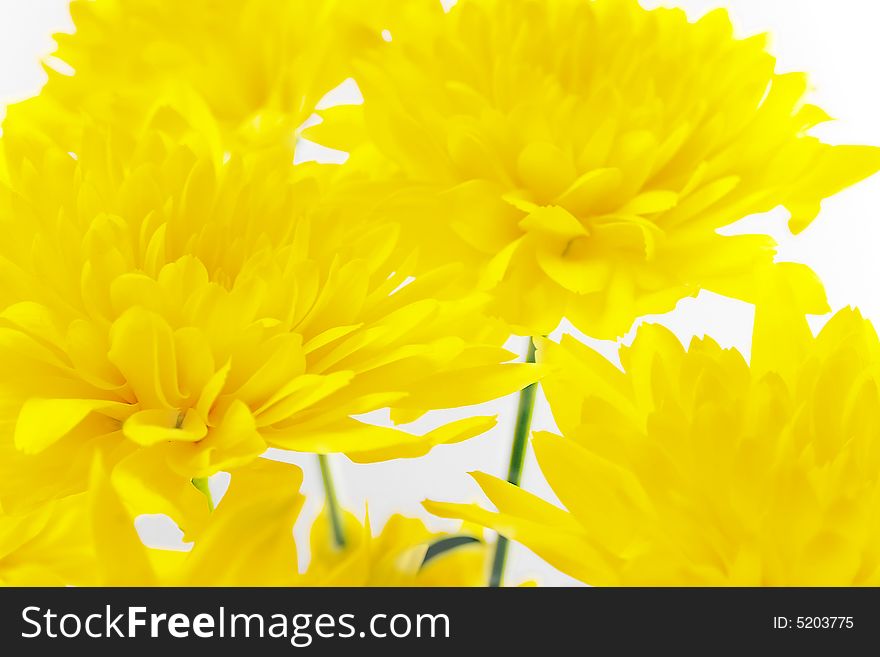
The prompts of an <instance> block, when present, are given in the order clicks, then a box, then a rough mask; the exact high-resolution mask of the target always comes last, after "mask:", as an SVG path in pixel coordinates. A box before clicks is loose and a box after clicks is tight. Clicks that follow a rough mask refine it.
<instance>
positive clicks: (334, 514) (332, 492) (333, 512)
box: [318, 454, 345, 550]
mask: <svg viewBox="0 0 880 657" xmlns="http://www.w3.org/2000/svg"><path fill="white" fill-rule="evenodd" d="M318 465H320V466H321V479H322V480H323V481H324V494H325V495H326V497H327V512H328V513H329V514H330V526H331V528H332V529H333V544H334V545H335V546H336V548H337V549H338V550H341V549H342V548H344V547H345V530H344V529H343V526H342V510H341V508H340V506H339V498H337V497H336V487H335V486H334V485H333V474H332V473H331V472H330V460H329V459H328V458H327V455H326V454H318Z"/></svg>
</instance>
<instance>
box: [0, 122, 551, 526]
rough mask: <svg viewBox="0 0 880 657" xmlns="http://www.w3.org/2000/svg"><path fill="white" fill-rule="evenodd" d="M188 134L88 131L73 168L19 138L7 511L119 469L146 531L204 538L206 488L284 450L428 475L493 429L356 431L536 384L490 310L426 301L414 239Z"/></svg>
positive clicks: (12, 231)
mask: <svg viewBox="0 0 880 657" xmlns="http://www.w3.org/2000/svg"><path fill="white" fill-rule="evenodd" d="M165 118H166V119H167V116H166V117H165ZM181 121H182V119H181ZM181 121H177V122H171V123H172V124H173V126H174V127H173V128H170V129H166V128H165V127H163V126H164V125H165V124H162V125H159V126H157V125H151V126H149V127H148V128H147V129H145V130H143V131H140V132H138V131H132V132H128V133H126V132H122V131H120V130H116V129H113V130H108V131H104V130H102V129H101V128H100V127H96V126H91V127H87V128H86V129H85V131H84V137H83V141H82V144H81V146H80V148H78V149H77V150H76V151H75V152H72V153H67V152H65V151H64V150H63V148H58V147H54V148H53V147H51V146H47V145H46V144H45V143H44V141H43V138H42V136H33V137H32V136H31V135H29V134H21V133H15V134H11V133H7V134H6V135H4V138H3V142H2V147H3V150H4V153H3V158H2V164H0V229H2V232H3V235H4V239H3V241H2V244H0V400H2V403H0V431H2V433H0V501H2V504H3V505H4V506H5V507H6V508H7V509H8V510H14V507H15V508H19V509H23V508H28V507H30V506H31V505H33V504H38V503H40V502H42V501H44V500H47V499H52V498H57V497H61V496H64V495H68V494H73V493H76V492H79V491H82V490H84V489H85V487H86V485H87V480H88V471H89V468H90V467H91V462H92V459H93V457H94V453H95V451H96V450H97V449H99V448H101V449H104V450H107V453H108V457H107V458H108V462H109V463H110V464H111V465H113V466H117V467H116V470H115V471H114V477H118V478H123V479H125V480H126V481H128V482H129V484H132V485H129V486H127V489H128V490H139V491H140V495H139V498H140V502H142V503H143V504H142V506H143V508H144V509H145V510H146V512H151V513H158V512H167V513H169V514H171V515H174V516H175V517H177V516H182V517H183V518H184V519H186V518H189V517H190V515H189V514H188V513H184V512H183V511H184V508H185V509H188V510H190V511H191V512H193V513H194V514H195V515H201V514H202V513H204V508H203V507H204V504H203V500H200V499H199V497H198V495H195V494H194V490H193V488H192V487H191V486H190V485H189V480H190V478H192V477H205V476H209V475H211V474H212V473H215V472H217V471H219V470H221V469H228V468H235V467H238V466H240V465H242V464H244V463H246V462H248V461H251V460H253V459H254V458H256V457H257V456H259V455H260V454H261V453H263V452H264V451H265V450H266V449H267V447H277V448H281V449H293V450H298V451H311V452H346V453H349V454H351V455H352V456H353V457H354V458H357V459H358V460H361V461H369V460H375V459H386V458H397V457H401V456H405V457H414V456H419V455H421V454H424V453H426V452H427V451H428V450H429V449H430V448H431V447H432V446H433V445H435V444H439V443H447V442H454V441H458V440H463V439H465V438H469V437H471V436H474V435H477V434H480V433H483V432H484V431H486V430H487V429H488V428H490V427H491V426H493V424H494V418H491V417H468V418H464V419H461V420H458V421H455V422H452V423H451V424H447V425H445V426H441V427H439V428H438V429H436V430H434V431H431V432H429V433H427V434H425V435H424V436H413V435H410V434H408V433H406V432H404V431H400V430H398V429H396V428H385V427H380V426H374V425H371V424H367V423H365V422H363V421H360V420H358V419H357V418H356V417H355V416H357V415H359V414H363V413H367V412H370V411H373V410H377V409H382V408H389V407H390V408H391V409H392V412H391V417H392V419H393V420H394V421H395V422H408V421H412V420H414V419H416V418H417V417H419V416H420V415H422V414H424V413H425V412H426V411H428V410H431V409H439V408H448V407H453V406H462V405H468V404H473V403H478V402H482V401H486V400H488V399H492V398H495V397H497V396H499V395H503V394H508V393H511V392H513V391H516V390H518V389H519V388H521V387H522V386H523V385H524V384H526V383H528V382H529V381H531V380H534V378H535V370H534V369H532V368H531V367H529V366H527V365H523V364H510V365H501V363H504V362H505V361H507V360H510V359H511V358H513V354H511V353H510V352H508V351H506V350H504V349H503V348H501V347H500V346H499V345H501V344H502V343H503V342H504V340H505V339H506V337H507V331H506V329H505V328H504V327H503V326H502V325H500V324H499V323H497V322H493V321H488V320H486V319H484V318H483V315H482V312H481V308H482V306H483V305H484V303H485V299H482V298H479V297H477V296H471V297H468V298H464V299H458V298H446V292H445V288H446V280H447V277H448V274H449V272H450V270H449V268H447V269H439V270H435V271H434V272H432V273H426V274H424V275H421V276H420V277H419V278H418V280H416V281H414V282H411V283H410V284H406V283H407V281H408V276H407V274H408V271H409V267H410V265H409V264H408V260H407V259H404V258H398V257H397V256H396V255H393V253H394V252H395V249H394V243H395V240H396V229H395V227H394V225H392V224H388V223H378V224H374V223H372V222H371V221H369V220H368V219H369V216H370V212H369V209H364V210H363V211H361V210H360V209H359V208H358V207H357V206H356V205H350V204H346V203H345V201H344V195H338V196H337V195H336V194H334V193H332V191H328V190H332V188H333V187H334V185H335V184H337V183H336V181H334V179H333V178H334V176H335V175H336V174H335V173H328V172H327V171H325V169H324V168H322V167H314V168H313V167H309V166H306V167H303V166H292V165H291V164H290V161H289V158H288V155H287V154H286V153H285V152H284V149H280V150H274V149H261V150H260V151H259V152H254V153H250V154H243V155H232V156H228V155H224V154H223V153H219V152H215V151H214V150H213V149H211V148H210V147H208V146H206V145H204V144H203V140H202V138H201V134H202V133H201V128H202V127H203V126H204V124H203V123H200V124H199V129H200V130H199V131H187V130H181V128H180V124H181ZM205 130H206V132H210V129H209V127H206V128H205ZM330 171H331V172H335V168H330ZM358 217H360V218H361V219H360V220H358ZM134 483H137V484H138V485H137V486H134V485H133V484H134ZM140 502H139V503H140ZM163 505H164V506H163Z"/></svg>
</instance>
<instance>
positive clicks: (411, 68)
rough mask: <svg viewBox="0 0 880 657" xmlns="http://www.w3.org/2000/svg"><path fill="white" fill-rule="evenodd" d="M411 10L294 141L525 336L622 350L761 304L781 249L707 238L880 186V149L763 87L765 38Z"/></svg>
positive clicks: (647, 22) (623, 9) (639, 22)
mask: <svg viewBox="0 0 880 657" xmlns="http://www.w3.org/2000/svg"><path fill="white" fill-rule="evenodd" d="M406 7H407V10H408V11H407V12H401V15H400V16H398V17H397V19H396V20H395V21H394V22H393V24H391V23H390V33H391V34H390V37H391V38H390V42H389V43H386V44H383V46H382V47H381V48H372V49H369V50H366V51H365V52H364V53H361V60H362V61H361V63H360V65H359V66H358V67H357V70H356V74H355V79H356V80H357V82H358V84H359V86H360V88H361V90H362V92H363V95H364V99H365V102H364V104H363V106H362V107H360V106H339V107H335V108H330V109H327V110H325V111H323V112H322V114H323V116H324V119H325V121H324V122H323V123H322V124H320V125H317V126H315V127H313V128H310V129H309V131H308V132H307V134H308V135H309V137H310V138H311V139H314V140H315V141H318V142H321V143H325V144H327V145H330V146H333V147H335V148H340V149H344V150H348V151H352V152H353V158H354V160H355V161H357V160H358V159H360V160H361V161H362V162H366V163H367V164H368V165H369V167H370V168H372V169H374V170H378V169H382V170H383V171H386V170H387V174H383V175H382V176H378V177H380V178H387V179H390V180H393V181H394V183H393V185H394V186H395V189H396V193H395V198H394V201H393V203H392V205H394V206H395V207H397V211H398V212H399V213H400V214H401V216H403V217H404V221H403V226H404V240H406V239H409V240H411V241H412V242H415V243H418V242H421V243H424V242H425V241H426V240H429V241H430V244H431V249H430V255H433V256H434V257H435V258H436V259H437V260H439V261H443V262H450V261H463V262H465V263H466V264H468V266H469V267H471V268H472V270H473V271H474V272H475V275H476V276H477V277H478V278H479V283H480V284H481V285H483V286H485V287H487V288H488V289H491V290H493V293H494V298H495V312H497V313H499V314H500V315H501V316H503V317H505V318H506V319H507V320H509V321H511V322H512V323H513V324H514V325H516V326H518V327H520V330H521V331H524V332H527V333H530V334H546V333H548V332H549V331H551V330H552V329H553V328H554V327H555V326H556V325H557V323H558V322H559V320H560V318H561V317H563V316H566V317H568V318H569V319H570V320H571V321H572V322H573V323H574V324H575V325H576V326H577V327H578V328H580V329H581V330H582V331H584V332H586V333H588V334H590V335H593V336H596V337H603V338H607V337H614V336H617V335H620V334H622V333H624V332H626V330H627V329H628V328H629V326H630V324H631V323H632V321H633V320H634V319H635V318H636V317H638V316H640V315H644V314H649V313H656V312H665V311H667V310H669V309H671V308H672V307H673V305H674V304H675V303H676V301H678V300H679V299H680V298H682V297H684V296H688V295H694V294H696V292H697V291H698V290H699V289H701V288H705V289H710V290H714V291H718V292H720V293H722V294H727V295H732V296H736V297H739V298H743V299H746V300H753V298H754V292H755V290H754V286H753V284H752V279H751V277H750V276H748V272H749V271H750V270H751V269H752V268H753V267H754V266H756V265H757V264H758V263H769V262H772V258H773V254H774V243H773V240H772V239H770V238H769V237H767V236H764V235H738V236H723V235H720V234H718V232H717V229H719V228H721V227H724V226H727V225H728V224H731V223H733V222H735V221H736V220H738V219H740V218H742V217H744V216H746V215H750V214H754V213H760V212H764V211H767V210H771V209H773V208H774V207H776V206H779V205H784V206H785V207H786V208H788V210H789V211H790V212H791V221H790V227H791V229H792V230H794V231H800V230H802V229H803V228H804V227H805V226H807V225H808V224H809V223H810V221H811V220H812V219H813V218H814V217H815V215H816V213H817V211H818V208H819V202H820V200H822V199H823V198H825V197H827V196H829V195H831V194H833V193H835V192H837V191H839V190H840V189H842V188H843V187H845V186H847V185H849V184H851V183H853V182H855V181H857V180H859V179H861V178H863V177H865V176H866V175H868V174H870V173H873V172H874V171H875V170H876V169H877V168H878V167H880V151H878V149H875V148H868V147H858V146H834V147H832V146H828V145H826V144H823V143H821V142H820V141H819V140H818V139H816V138H813V137H810V136H808V134H807V132H808V130H809V129H810V128H811V127H813V126H814V125H816V124H818V123H821V122H823V121H826V120H827V119H828V117H827V116H826V115H825V114H824V113H823V112H822V110H821V109H819V108H818V107H816V106H814V105H810V104H805V103H804V102H803V96H804V93H805V91H806V90H807V81H806V77H805V76H804V75H802V74H800V73H792V74H779V73H776V72H774V64H775V62H774V58H773V57H772V56H771V55H770V54H768V53H767V52H766V50H765V39H764V37H763V36H759V37H753V38H749V39H744V40H740V39H735V38H733V36H732V30H731V26H730V23H729V21H728V19H727V16H726V14H725V13H724V12H723V11H716V12H712V13H710V14H708V15H706V16H705V17H704V18H702V19H700V20H699V21H697V22H695V23H692V22H689V21H688V20H687V18H686V16H685V15H684V13H683V12H681V11H679V10H665V9H664V10H655V11H647V10H644V9H642V8H640V7H639V5H638V4H637V3H636V2H635V0H593V1H587V0H558V1H555V2H543V1H535V0H460V2H458V3H457V4H456V5H455V6H454V7H452V9H451V10H450V11H449V12H448V13H446V14H444V13H443V11H442V10H441V8H440V6H439V4H438V3H437V2H434V1H433V0H416V1H415V2H410V3H407V4H406ZM804 276H805V283H804V284H810V283H809V282H808V281H807V278H808V276H807V274H806V273H805V274H804ZM822 311H823V309H822V308H814V309H809V312H822Z"/></svg>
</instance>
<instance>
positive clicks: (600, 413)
mask: <svg viewBox="0 0 880 657" xmlns="http://www.w3.org/2000/svg"><path fill="white" fill-rule="evenodd" d="M781 298H782V297H779V298H778V299H777V304H776V306H774V305H772V304H768V305H766V306H762V307H759V309H758V316H757V319H756V325H755V334H754V338H753V346H752V359H751V360H752V362H751V367H750V366H749V365H748V364H747V362H746V361H745V359H744V358H743V357H742V356H741V355H740V354H739V353H738V352H737V351H735V350H730V349H722V348H720V347H719V346H718V345H717V344H716V343H715V342H713V341H712V340H711V339H710V338H704V339H702V340H698V339H695V340H694V341H693V342H692V343H691V345H690V347H689V349H688V350H687V351H685V350H684V349H683V348H682V346H681V344H680V343H679V342H678V340H677V339H676V338H675V337H674V336H673V335H672V334H671V333H670V332H669V331H667V330H666V329H663V328H661V327H659V326H653V325H645V326H642V327H641V328H640V329H639V332H638V334H637V336H636V339H635V342H634V343H633V345H632V347H630V348H626V349H623V350H622V353H621V361H622V364H623V370H624V371H623V372H621V371H620V370H618V369H617V368H616V367H614V366H613V365H612V364H610V363H609V362H608V361H606V360H604V359H603V358H602V357H601V356H599V355H598V354H596V353H595V352H593V351H591V350H590V349H588V348H587V347H585V346H583V345H582V344H580V343H578V342H577V341H575V340H574V339H572V338H570V337H565V338H563V340H562V342H561V344H555V343H553V342H550V341H542V342H541V345H540V347H539V350H540V357H541V358H542V359H543V360H544V361H545V362H547V363H551V364H553V365H555V366H556V367H557V369H555V370H554V371H553V372H552V373H548V375H547V380H546V381H545V383H544V386H545V390H546V392H547V395H548V399H549V401H550V403H551V406H552V409H553V414H554V417H555V418H556V421H557V424H558V426H559V428H560V429H561V431H562V433H563V434H564V436H565V437H564V438H560V437H558V436H555V435H552V434H548V433H536V434H535V436H534V438H533V445H534V448H535V452H536V454H537V457H538V461H539V463H540V465H541V470H542V471H543V473H544V475H545V476H546V478H547V480H548V482H549V483H550V485H551V487H552V488H553V490H554V491H555V493H556V494H557V495H558V497H559V499H560V500H561V502H562V504H564V505H565V507H566V509H567V510H563V509H560V508H558V507H556V506H553V505H551V504H549V503H547V502H545V501H543V500H540V499H538V498H537V497H534V496H532V495H530V494H529V493H526V492H524V491H522V490H520V489H517V488H515V487H512V486H510V485H508V484H506V483H504V482H502V481H499V480H497V479H494V478H492V477H489V476H487V475H482V474H477V475H476V477H477V480H478V481H479V482H480V484H481V486H482V488H483V490H484V491H485V492H486V494H487V495H488V496H489V498H490V499H491V500H492V502H493V503H494V504H495V505H496V507H497V508H498V511H499V513H497V514H494V513H489V512H488V511H484V510H482V509H480V508H478V507H474V506H468V505H455V504H453V505H448V504H436V503H429V504H428V506H429V508H430V509H432V510H433V511H435V512H437V513H439V514H440V515H452V516H455V517H464V518H467V519H470V520H474V521H479V522H480V523H482V524H484V525H486V526H489V527H492V528H494V529H497V530H498V531H500V532H502V533H503V534H505V535H507V536H509V537H511V538H512V539H514V540H518V541H521V542H522V543H523V544H525V545H526V546H528V547H530V548H531V549H533V550H534V551H535V552H537V553H538V554H540V555H542V556H543V558H545V559H546V560H547V561H548V562H549V563H551V564H553V565H554V566H556V567H557V568H559V569H561V570H563V571H564V572H566V573H569V574H571V575H572V576H574V577H577V578H579V579H580V580H582V581H584V582H586V583H588V584H594V585H751V586H764V585H767V586H788V585H839V586H844V585H847V586H848V585H873V586H876V585H878V584H880V441H878V435H880V433H878V432H880V342H878V338H877V334H876V333H875V331H874V329H873V327H872V326H871V325H870V323H869V322H867V321H866V320H864V319H862V318H861V317H860V315H859V313H858V312H857V311H854V310H849V309H847V310H842V311H840V312H838V313H837V314H836V315H835V316H834V317H833V318H832V319H831V320H830V322H829V323H828V324H827V325H826V326H825V328H824V329H823V330H822V331H821V333H820V334H819V335H818V337H816V338H813V337H812V335H811V333H810V331H809V329H808V327H807V324H806V322H805V321H804V318H803V316H800V317H797V316H795V315H794V314H793V313H792V314H788V313H786V312H780V310H779V308H778V306H781V305H782V303H781V302H779V299H781Z"/></svg>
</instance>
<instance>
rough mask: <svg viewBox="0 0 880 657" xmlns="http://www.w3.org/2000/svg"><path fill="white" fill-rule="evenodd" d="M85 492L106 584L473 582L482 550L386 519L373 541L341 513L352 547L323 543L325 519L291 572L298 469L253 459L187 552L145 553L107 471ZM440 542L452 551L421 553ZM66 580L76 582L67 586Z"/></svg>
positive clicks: (480, 573) (480, 569) (406, 521)
mask: <svg viewBox="0 0 880 657" xmlns="http://www.w3.org/2000/svg"><path fill="white" fill-rule="evenodd" d="M94 482H95V483H94V486H93V488H92V491H91V495H92V499H93V504H92V506H91V514H92V516H91V517H92V522H91V526H92V527H94V531H95V534H94V537H95V541H94V545H95V552H94V556H95V561H94V562H93V563H92V564H91V566H92V568H91V570H92V571H94V572H95V573H97V574H96V577H97V579H98V583H99V584H102V585H105V586H134V585H138V586H157V585H160V586H455V585H471V586H479V585H482V584H483V583H484V582H485V570H486V564H487V559H488V549H487V548H486V545H485V544H484V543H483V542H481V541H480V540H479V539H478V538H476V537H471V536H468V535H465V534H461V535H454V536H451V535H447V534H442V533H432V532H429V531H428V530H427V529H426V528H425V526H424V524H422V522H421V521H419V520H415V519H412V518H404V517H403V516H394V517H393V518H391V519H390V520H389V521H388V523H387V524H386V525H385V528H384V529H383V530H382V532H381V534H380V535H379V536H377V537H375V538H373V537H372V536H371V534H370V529H369V523H367V525H366V527H365V526H362V525H360V523H358V521H357V520H356V519H354V518H353V516H347V520H348V529H349V530H350V531H349V537H350V539H351V543H350V544H349V546H348V547H347V548H346V549H345V550H343V551H337V550H335V548H333V547H332V544H331V540H330V533H329V528H328V527H327V525H326V518H325V517H324V516H320V517H319V519H318V521H316V523H315V525H314V526H313V528H312V541H311V543H312V553H311V558H310V563H309V566H308V568H307V570H306V571H305V573H303V574H300V573H299V572H298V567H297V546H296V543H295V541H294V538H293V525H294V523H295V522H296V519H297V516H298V515H299V512H300V510H301V508H302V505H303V502H304V498H303V496H302V495H301V494H300V492H299V487H300V485H301V484H302V471H300V470H299V468H297V467H296V466H292V465H288V464H284V463H278V462H275V461H268V460H265V459H259V460H258V461H256V462H254V463H252V464H250V465H249V466H248V467H246V468H242V469H240V470H236V471H234V472H233V473H232V480H231V484H230V486H229V489H228V490H227V492H226V494H225V495H224V496H223V498H222V499H221V500H220V503H219V504H218V505H217V508H216V510H215V511H214V512H213V514H212V515H211V518H210V519H209V520H208V521H207V522H206V523H205V524H204V525H203V526H202V527H201V528H200V529H199V530H198V531H196V532H194V535H193V541H194V543H193V547H192V549H191V550H190V551H177V550H167V549H153V548H146V547H144V545H143V544H142V543H141V541H140V538H139V537H138V535H137V533H136V531H135V529H134V522H133V518H132V516H131V515H130V514H129V513H127V512H126V510H125V507H124V505H123V503H122V501H121V499H120V497H119V496H118V495H117V494H116V491H115V490H114V489H113V488H112V484H111V483H110V479H109V478H108V477H107V476H106V473H104V474H103V475H99V476H96V477H95V480H94ZM449 538H456V539H460V540H458V541H457V542H456V543H454V544H453V547H452V549H448V550H446V551H438V550H437V548H435V550H434V551H435V552H437V554H436V556H434V555H432V554H430V553H429V550H430V549H431V547H432V546H436V545H437V544H438V542H441V541H444V540H446V539H449ZM73 583H77V580H74V582H73Z"/></svg>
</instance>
